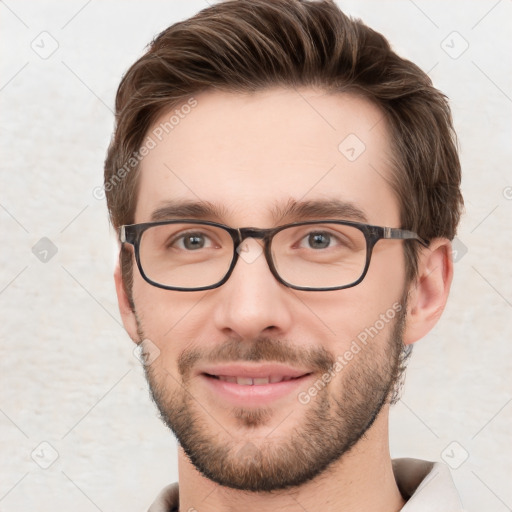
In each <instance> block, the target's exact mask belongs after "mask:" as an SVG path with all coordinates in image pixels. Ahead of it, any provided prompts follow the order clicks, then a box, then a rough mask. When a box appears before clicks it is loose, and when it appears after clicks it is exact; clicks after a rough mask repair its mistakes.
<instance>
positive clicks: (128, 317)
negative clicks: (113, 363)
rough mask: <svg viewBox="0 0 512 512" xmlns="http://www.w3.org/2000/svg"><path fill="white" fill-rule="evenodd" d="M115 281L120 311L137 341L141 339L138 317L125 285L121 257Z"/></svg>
mask: <svg viewBox="0 0 512 512" xmlns="http://www.w3.org/2000/svg"><path fill="white" fill-rule="evenodd" d="M114 281H115V285H116V293H117V303H118V305H119V312H120V313H121V319H122V321H123V325H124V328H125V329H126V332H127V333H128V335H129V336H130V338H131V339H132V340H133V341H134V342H136V343H137V342H138V341H139V335H138V330H137V319H136V316H135V311H134V309H133V307H132V303H131V301H130V297H129V296H128V292H127V290H126V288H125V285H124V281H123V276H122V273H121V266H120V263H119V258H118V259H117V262H116V267H115V270H114Z"/></svg>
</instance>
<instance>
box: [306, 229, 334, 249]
mask: <svg viewBox="0 0 512 512" xmlns="http://www.w3.org/2000/svg"><path fill="white" fill-rule="evenodd" d="M305 240H307V244H308V247H310V248H311V249H325V248H326V247H329V245H330V243H331V235H330V233H326V232H325V231H317V232H313V233H309V235H307V236H305V237H304V238H303V239H302V242H304V241H305Z"/></svg>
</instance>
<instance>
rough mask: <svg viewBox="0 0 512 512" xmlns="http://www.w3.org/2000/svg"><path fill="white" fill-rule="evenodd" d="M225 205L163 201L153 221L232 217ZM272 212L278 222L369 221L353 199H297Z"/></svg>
mask: <svg viewBox="0 0 512 512" xmlns="http://www.w3.org/2000/svg"><path fill="white" fill-rule="evenodd" d="M229 213H230V212H229V210H228V209H227V208H226V207H225V206H224V205H219V204H214V203H211V202H208V201H188V200H173V201H166V202H164V203H162V204H161V205H160V206H159V207H158V208H157V209H156V210H154V211H153V213H152V214H151V220H152V221H153V222H157V221H163V220H173V219H195V220H212V221H217V222H223V220H224V219H226V218H227V217H228V216H229ZM270 215H271V217H272V220H273V222H274V223H275V224H281V223H283V222H297V221H302V220H314V219H336V220H353V221H358V222H364V223H368V217H367V215H366V214H365V212H364V211H363V210H362V209H361V208H359V207H358V206H356V205H355V204H354V203H351V202H350V201H344V200H341V199H325V200H309V201H297V200H295V199H290V200H289V201H288V202H287V203H286V204H284V205H279V204H276V205H274V207H273V208H271V209H270Z"/></svg>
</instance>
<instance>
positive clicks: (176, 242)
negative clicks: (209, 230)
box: [169, 232, 213, 251]
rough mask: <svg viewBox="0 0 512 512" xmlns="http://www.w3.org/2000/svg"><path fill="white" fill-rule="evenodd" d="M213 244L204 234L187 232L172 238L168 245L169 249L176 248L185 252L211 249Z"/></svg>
mask: <svg viewBox="0 0 512 512" xmlns="http://www.w3.org/2000/svg"><path fill="white" fill-rule="evenodd" d="M212 246H213V243H212V241H211V239H210V238H209V237H208V236H207V235H205V234H204V233H198V232H189V233H182V234H180V235H179V236H176V237H174V238H173V240H172V241H171V242H170V243H169V247H177V248H178V249H183V250H186V251H197V250H198V249H204V248H208V247H212Z"/></svg>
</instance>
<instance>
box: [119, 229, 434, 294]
mask: <svg viewBox="0 0 512 512" xmlns="http://www.w3.org/2000/svg"><path fill="white" fill-rule="evenodd" d="M327 223H328V224H339V225H342V226H352V227H354V228H357V229H359V230H360V231H361V232H362V233H363V235H364V237H365V239H366V262H365V266H364V270H363V272H362V274H361V276H360V277H359V279H357V280H356V281H354V282H352V283H349V284H346V285H342V286H332V287H322V288H312V287H307V286H296V285H292V284H291V283H288V282H287V281H285V280H284V279H283V278H282V277H281V276H280V275H279V273H278V272H277V269H276V267H275V265H274V261H273V258H272V253H271V246H272V239H273V238H274V236H275V235H276V234H277V233H279V232H280V231H282V230H284V229H287V228H291V227H295V226H304V225H314V224H327ZM166 224H198V225H204V226H214V227H218V228H221V229H224V230H225V231H227V232H228V233H229V235H230V236H231V238H232V240H233V259H232V260H231V265H230V267H229V269H228V271H227V272H226V274H225V276H224V277H223V278H222V279H221V280H220V281H218V282H217V283H214V284H213V285H210V286H201V287H197V288H183V287H177V286H167V285H164V284H161V283H157V282H156V281H153V280H151V279H150V278H149V277H148V276H147V275H146V274H145V272H144V269H143V268H142V263H141V261H140V241H141V239H142V235H143V233H144V231H146V230H147V229H149V228H151V227H153V226H162V225H166ZM247 238H256V239H260V240H262V241H263V243H264V251H263V252H264V254H265V259H266V260H267V264H268V266H269V269H270V272H272V275H273V276H274V277H275V278H276V279H277V281H278V282H279V283H281V284H283V285H285V286H287V287H288V288H292V289H294V290H303V291H332V290H343V289H346V288H352V287H353V286H356V285H358V284H359V283H360V282H361V281H362V280H363V279H364V278H365V276H366V274H367V272H368V268H369V267H370V260H371V257H372V252H373V248H374V247H375V244H376V243H377V242H378V241H379V240H382V239H386V240H416V241H418V242H419V243H420V244H421V245H423V246H424V247H427V248H428V247H429V245H430V242H429V241H428V240H425V239H423V238H421V237H420V236H419V235H418V234H416V233H414V232H413V231H408V230H406V229H400V228H390V227H383V226H373V225H371V224H363V223H360V222H352V221H348V220H347V221H345V220H337V219H329V220H311V221H302V222H293V223H291V224H284V225H282V226H277V227H275V228H269V229H259V228H253V227H246V228H232V227H230V226H226V225H225V224H219V223H217V222H212V221H208V220H196V219H176V220H164V221H158V222H145V223H142V224H126V225H123V226H121V227H120V228H119V240H120V241H121V243H122V244H125V243H127V244H130V245H133V247H134V249H135V261H136V262H137V267H138V269H139V272H140V274H141V276H142V277H143V278H144V280H145V281H146V282H148V283H149V284H151V285H153V286H156V287H157V288H163V289H164V290H174V291H184V292H193V291H202V290H213V289H215V288H218V287H219V286H222V285H223V284H224V283H225V282H226V281H227V280H228V279H229V278H230V276H231V274H232V273H233V270H234V269H235V266H236V264H237V261H238V257H239V253H238V251H237V248H238V247H239V246H240V244H241V243H242V242H243V241H244V240H245V239H247Z"/></svg>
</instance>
